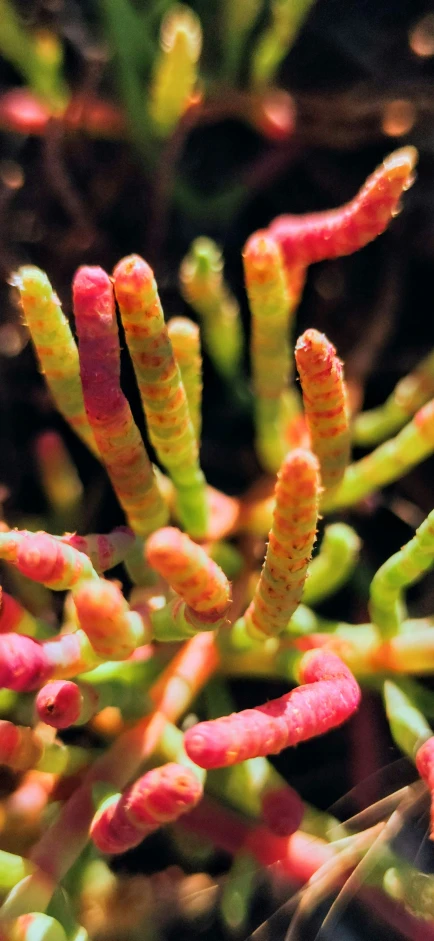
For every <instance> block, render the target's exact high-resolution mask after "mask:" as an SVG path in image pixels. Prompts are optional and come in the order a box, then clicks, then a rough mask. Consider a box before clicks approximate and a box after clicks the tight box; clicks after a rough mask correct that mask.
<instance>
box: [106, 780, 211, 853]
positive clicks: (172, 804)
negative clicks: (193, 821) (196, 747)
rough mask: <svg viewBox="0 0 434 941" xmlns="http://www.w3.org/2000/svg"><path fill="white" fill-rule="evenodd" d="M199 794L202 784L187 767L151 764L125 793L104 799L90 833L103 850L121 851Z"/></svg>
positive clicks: (184, 810)
mask: <svg viewBox="0 0 434 941" xmlns="http://www.w3.org/2000/svg"><path fill="white" fill-rule="evenodd" d="M201 796H202V785H201V783H200V781H199V778H198V777H197V776H196V774H194V772H193V771H190V769H189V768H185V767H183V766H182V765H179V764H175V763H171V764H166V765H163V766H162V767H160V768H154V769H153V770H152V771H148V773H147V774H145V775H144V776H143V777H142V778H139V780H138V781H136V782H135V784H133V785H131V787H129V788H128V789H127V790H126V791H125V792H124V794H115V795H113V796H111V797H109V798H107V799H106V800H105V801H103V803H102V805H101V807H100V809H99V810H98V812H97V813H96V815H95V817H94V818H93V821H92V825H91V829H90V835H91V837H92V840H93V842H94V843H95V845H96V846H97V847H98V849H99V850H100V851H101V852H102V853H110V854H114V853H124V852H125V851H126V850H128V849H130V848H131V847H133V846H137V845H138V843H141V842H142V840H143V839H144V838H145V837H146V836H148V834H150V833H152V832H153V831H154V830H156V829H158V827H160V826H162V825H163V824H166V823H171V822H173V821H174V820H177V819H178V817H180V816H181V815H182V814H184V813H187V812H188V811H189V810H191V809H192V808H193V807H194V806H195V804H197V802H198V801H199V800H200V798H201Z"/></svg>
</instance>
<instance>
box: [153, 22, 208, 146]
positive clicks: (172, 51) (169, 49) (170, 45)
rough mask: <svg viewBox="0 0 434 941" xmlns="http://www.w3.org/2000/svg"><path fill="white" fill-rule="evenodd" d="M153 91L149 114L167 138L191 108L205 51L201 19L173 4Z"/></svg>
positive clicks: (162, 38)
mask: <svg viewBox="0 0 434 941" xmlns="http://www.w3.org/2000/svg"><path fill="white" fill-rule="evenodd" d="M160 47H161V51H160V55H159V57H158V58H157V61H156V64H155V68H154V75H153V79H152V84H151V89H150V99H151V100H150V108H149V110H150V114H151V117H152V120H153V122H154V125H155V128H156V130H157V132H158V133H159V134H160V135H161V136H162V137H165V136H166V135H167V134H170V132H171V131H172V130H173V129H174V127H175V126H176V124H177V123H178V121H179V119H180V118H181V117H182V115H183V114H184V111H185V110H186V108H187V107H188V104H189V101H190V97H191V95H192V93H193V91H194V88H195V85H196V82H197V78H198V72H197V61H198V59H199V56H200V52H201V47H202V30H201V25H200V21H199V18H198V17H197V16H196V14H195V13H193V10H190V8H189V7H187V6H184V5H182V4H174V5H173V6H172V7H171V8H170V10H169V12H168V13H167V15H166V16H165V18H164V20H163V23H162V26H161V32H160Z"/></svg>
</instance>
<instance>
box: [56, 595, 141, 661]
mask: <svg viewBox="0 0 434 941" xmlns="http://www.w3.org/2000/svg"><path fill="white" fill-rule="evenodd" d="M73 598H74V605H75V608H76V611H77V617H78V622H79V624H80V627H81V628H82V630H83V631H84V632H85V634H87V636H88V638H89V640H90V643H91V644H92V647H93V649H94V650H95V652H96V653H97V654H98V656H100V657H105V658H107V659H109V660H124V659H125V658H126V657H128V656H130V654H132V652H133V651H134V650H135V649H136V647H139V646H140V645H141V644H144V643H146V642H147V640H148V639H149V634H148V635H147V631H146V628H145V624H144V621H143V619H142V617H141V616H140V614H139V613H138V612H137V611H131V610H130V607H129V605H128V602H127V601H126V600H125V598H124V596H123V594H122V592H121V590H120V588H118V586H117V585H115V584H114V582H109V581H106V580H105V579H103V578H97V579H94V580H89V581H86V582H82V583H81V584H80V585H79V586H78V587H77V588H76V589H75V591H74V593H73Z"/></svg>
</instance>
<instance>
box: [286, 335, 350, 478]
mask: <svg viewBox="0 0 434 941" xmlns="http://www.w3.org/2000/svg"><path fill="white" fill-rule="evenodd" d="M295 359H296V363H297V369H298V371H299V373H300V380H301V386H302V389H303V402H304V408H305V413H306V420H307V423H308V426H309V431H310V437H311V441H312V448H313V450H314V451H315V454H316V455H317V456H318V459H319V462H320V467H321V480H322V484H323V487H324V488H325V489H330V488H331V487H334V486H336V485H337V484H338V483H339V482H340V480H341V479H342V477H343V475H344V473H345V468H346V467H347V464H348V461H349V457H350V428H349V409H348V402H347V391H346V387H345V381H344V375H343V367H342V363H341V361H340V360H339V359H338V357H337V356H336V350H335V348H334V346H333V344H332V343H330V341H329V340H328V339H327V337H326V336H325V335H324V334H323V333H319V332H318V330H306V331H305V333H303V335H302V336H301V337H300V338H299V340H298V341H297V345H296V347H295Z"/></svg>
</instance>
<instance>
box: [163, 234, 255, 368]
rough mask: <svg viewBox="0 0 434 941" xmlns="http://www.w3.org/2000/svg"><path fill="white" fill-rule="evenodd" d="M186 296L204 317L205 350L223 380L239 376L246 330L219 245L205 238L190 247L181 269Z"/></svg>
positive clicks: (182, 287)
mask: <svg viewBox="0 0 434 941" xmlns="http://www.w3.org/2000/svg"><path fill="white" fill-rule="evenodd" d="M179 277H180V285H181V292H182V294H183V297H184V298H185V300H186V301H187V303H188V304H190V307H192V308H193V310H194V311H195V313H197V314H198V315H199V317H200V321H201V328H202V335H203V340H204V346H205V349H206V351H207V353H208V355H209V356H210V359H211V360H212V362H213V364H214V366H215V368H216V370H217V372H219V373H220V375H221V376H222V377H223V379H228V380H231V379H235V378H236V376H238V374H239V371H240V367H241V360H242V354H243V342H244V341H243V333H242V327H241V319H240V310H239V306H238V303H237V301H236V299H235V297H234V296H233V294H232V293H231V291H230V290H229V288H228V286H227V284H226V282H225V280H224V277H223V257H222V253H221V251H220V248H219V247H218V245H216V243H215V242H213V241H212V239H208V238H205V237H203V236H202V237H201V238H198V239H196V240H195V241H194V242H193V243H192V244H191V246H190V250H189V252H188V255H186V256H185V258H184V261H183V262H182V264H181V268H180V271H179Z"/></svg>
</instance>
